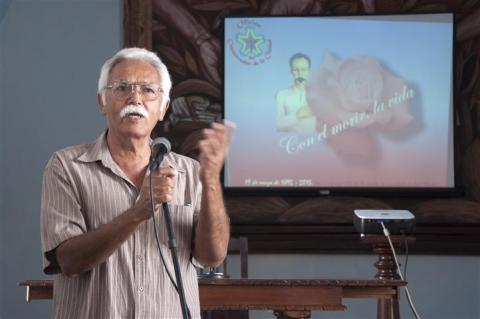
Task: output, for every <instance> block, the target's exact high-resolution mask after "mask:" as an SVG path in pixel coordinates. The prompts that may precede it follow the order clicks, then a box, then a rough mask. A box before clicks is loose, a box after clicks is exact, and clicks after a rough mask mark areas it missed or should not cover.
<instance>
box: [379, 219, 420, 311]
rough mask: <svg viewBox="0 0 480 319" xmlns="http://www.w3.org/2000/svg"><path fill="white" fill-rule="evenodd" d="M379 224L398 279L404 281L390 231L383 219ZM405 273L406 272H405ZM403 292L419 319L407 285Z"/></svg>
mask: <svg viewBox="0 0 480 319" xmlns="http://www.w3.org/2000/svg"><path fill="white" fill-rule="evenodd" d="M380 224H381V225H382V228H383V233H384V234H385V237H387V240H388V243H389V245H390V249H391V250H392V254H393V259H394V260H395V265H396V266H397V273H398V275H399V276H400V279H401V280H403V281H405V277H404V276H403V274H402V270H401V268H400V265H399V264H398V259H397V254H396V253H395V248H394V247H393V243H392V240H391V238H390V232H389V231H388V229H387V227H386V226H385V224H384V223H383V221H381V222H380ZM405 242H406V241H405ZM406 247H407V250H408V246H406ZM407 256H408V255H407ZM405 271H406V269H405ZM405 274H406V272H405ZM405 293H406V295H407V300H408V304H409V305H410V308H411V309H412V312H413V314H414V315H415V318H416V319H421V318H420V315H419V314H418V312H417V309H416V308H415V305H414V304H413V301H412V296H411V295H410V291H409V290H408V287H407V286H405Z"/></svg>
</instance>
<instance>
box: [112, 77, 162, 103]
mask: <svg viewBox="0 0 480 319" xmlns="http://www.w3.org/2000/svg"><path fill="white" fill-rule="evenodd" d="M137 86H138V87H139V88H140V94H141V95H142V97H143V98H144V99H145V100H147V101H155V100H156V99H158V96H159V93H162V94H163V89H162V88H161V87H160V86H158V85H156V84H153V83H145V82H128V81H115V82H113V84H112V85H107V86H106V87H105V89H111V90H112V93H113V96H114V97H115V98H116V99H119V100H123V99H126V98H127V97H129V96H130V94H132V93H133V91H134V90H135V89H136V87H137Z"/></svg>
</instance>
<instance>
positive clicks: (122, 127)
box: [98, 60, 168, 138]
mask: <svg viewBox="0 0 480 319" xmlns="http://www.w3.org/2000/svg"><path fill="white" fill-rule="evenodd" d="M115 82H130V83H148V84H153V85H157V86H159V85H160V83H161V82H160V76H159V74H158V72H157V70H156V69H155V68H154V67H153V66H152V65H151V64H149V63H147V62H143V61H139V60H125V61H122V62H120V63H118V64H117V65H115V66H114V68H113V69H112V71H111V72H110V76H109V79H108V83H107V85H112V84H114V83H115ZM98 100H99V104H100V111H101V112H102V113H103V114H104V115H105V116H106V118H107V124H108V128H109V132H111V133H112V134H116V135H118V136H120V137H123V138H142V137H146V136H150V133H151V132H152V130H153V128H154V127H155V125H156V123H157V122H158V121H161V120H162V119H163V117H164V115H165V112H166V111H167V108H168V100H167V98H166V97H165V96H164V95H163V93H161V92H158V98H157V99H156V100H154V101H149V100H148V99H146V98H145V96H144V95H142V93H141V89H140V87H139V86H138V85H135V86H134V89H133V90H132V92H131V93H130V94H128V95H127V96H125V97H124V98H121V99H119V98H118V96H115V95H114V90H113V89H107V90H106V91H105V104H104V103H103V101H102V99H101V97H100V96H99V98H98ZM127 105H135V106H136V107H138V108H141V110H142V111H146V112H145V115H147V114H148V116H147V117H145V116H140V115H139V114H136V113H132V114H129V115H126V116H125V114H122V110H123V109H124V108H125V107H126V106H127ZM123 113H125V111H123ZM127 114H128V112H127ZM122 115H123V116H122Z"/></svg>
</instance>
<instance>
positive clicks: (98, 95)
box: [97, 93, 107, 115]
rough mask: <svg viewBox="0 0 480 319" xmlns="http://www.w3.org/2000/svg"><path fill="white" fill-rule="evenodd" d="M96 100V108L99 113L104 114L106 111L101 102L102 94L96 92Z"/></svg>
mask: <svg viewBox="0 0 480 319" xmlns="http://www.w3.org/2000/svg"><path fill="white" fill-rule="evenodd" d="M97 102H98V109H99V110H100V113H102V114H103V115H105V114H106V113H107V112H106V111H105V107H106V106H105V104H104V103H103V98H102V94H100V93H97Z"/></svg>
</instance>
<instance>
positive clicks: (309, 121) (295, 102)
mask: <svg viewBox="0 0 480 319" xmlns="http://www.w3.org/2000/svg"><path fill="white" fill-rule="evenodd" d="M290 71H291V73H292V76H293V85H292V86H290V87H288V88H286V89H284V90H280V91H278V92H277V94H276V103H277V130H278V131H281V132H282V131H283V132H297V133H312V132H315V130H316V119H315V117H314V116H313V114H312V111H311V110H310V107H309V106H308V103H307V98H306V93H305V84H306V82H307V80H308V78H309V76H310V58H309V57H308V56H307V55H305V54H303V53H296V54H294V55H292V57H291V58H290Z"/></svg>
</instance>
